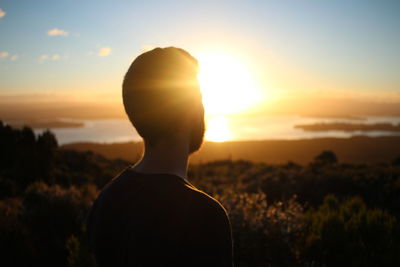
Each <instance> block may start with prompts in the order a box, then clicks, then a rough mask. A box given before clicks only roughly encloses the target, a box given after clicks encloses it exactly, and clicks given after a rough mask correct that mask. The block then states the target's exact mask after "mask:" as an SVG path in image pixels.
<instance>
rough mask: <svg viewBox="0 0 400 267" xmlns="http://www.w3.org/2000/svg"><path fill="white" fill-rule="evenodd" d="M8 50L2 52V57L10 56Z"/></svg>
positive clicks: (0, 56)
mask: <svg viewBox="0 0 400 267" xmlns="http://www.w3.org/2000/svg"><path fill="white" fill-rule="evenodd" d="M8 56H9V54H8V52H0V59H2V58H6V57H8Z"/></svg>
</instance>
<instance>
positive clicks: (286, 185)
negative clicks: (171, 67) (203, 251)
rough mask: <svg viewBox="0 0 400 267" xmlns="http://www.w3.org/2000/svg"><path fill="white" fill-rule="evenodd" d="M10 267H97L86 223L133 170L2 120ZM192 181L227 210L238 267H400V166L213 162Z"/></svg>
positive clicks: (1, 181) (1, 210) (0, 187)
mask: <svg viewBox="0 0 400 267" xmlns="http://www.w3.org/2000/svg"><path fill="white" fill-rule="evenodd" d="M0 134H1V135H0V136H1V138H0V145H1V148H2V149H1V150H0V249H1V251H2V255H3V257H2V265H3V266H32V265H33V266H34V265H38V266H70V267H72V266H75V267H77V266H94V264H93V261H92V258H91V255H90V253H89V251H88V245H87V236H86V231H85V230H86V229H85V227H84V222H85V220H86V216H87V212H88V210H89V208H90V206H91V204H92V201H93V200H94V199H95V197H96V196H97V194H98V192H99V190H101V188H102V187H103V186H104V185H105V184H106V183H107V182H108V181H110V180H111V179H112V178H113V177H114V176H115V175H117V174H118V173H119V172H121V171H122V170H123V168H125V167H127V166H128V165H130V163H129V162H126V161H123V160H109V159H106V158H104V157H102V156H100V155H97V154H95V153H93V152H89V151H87V152H77V151H71V150H61V149H58V147H57V141H56V139H55V137H54V135H53V134H52V133H51V132H49V131H47V132H44V133H43V134H41V135H39V136H38V137H36V136H35V135H34V133H33V131H32V130H31V129H30V128H27V127H25V128H23V129H20V130H17V129H12V128H11V127H9V126H7V125H4V124H3V123H2V122H1V121H0ZM188 177H189V179H190V180H191V182H192V183H193V184H195V185H196V186H197V187H198V188H200V189H202V190H204V191H205V192H207V193H208V194H210V195H212V196H214V197H215V198H216V199H217V200H219V201H220V202H221V203H222V204H223V205H224V207H225V208H226V209H227V211H228V214H229V216H230V219H231V225H232V231H233V238H234V257H235V265H236V266H399V265H400V258H399V256H398V253H397V252H398V251H399V249H400V237H399V236H400V234H399V232H400V229H399V223H398V220H399V217H400V197H399V196H400V165H399V164H398V161H397V160H395V161H393V162H392V163H387V164H375V165H349V164H345V163H339V161H338V160H337V158H336V156H335V155H334V154H333V155H332V153H329V151H328V152H327V151H325V152H323V153H321V154H320V155H318V156H317V157H316V158H315V160H314V162H313V163H311V164H310V165H308V166H301V165H298V164H296V163H293V162H289V163H288V164H284V165H270V164H264V163H253V162H248V161H242V160H238V161H231V160H225V161H215V162H210V163H206V164H198V165H193V166H190V167H189V172H188Z"/></svg>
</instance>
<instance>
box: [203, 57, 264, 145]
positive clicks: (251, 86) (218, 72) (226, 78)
mask: <svg viewBox="0 0 400 267" xmlns="http://www.w3.org/2000/svg"><path fill="white" fill-rule="evenodd" d="M197 58H198V60H199V65H200V72H199V75H198V79H199V83H200V88H201V92H202V96H203V104H204V108H205V112H206V114H207V121H206V122H207V131H206V134H205V138H206V139H207V140H209V141H212V142H224V141H228V140H231V139H232V136H233V133H232V131H231V129H230V127H229V120H230V118H228V117H229V115H232V114H238V113H241V112H243V111H245V110H247V109H250V108H251V107H252V106H254V105H255V104H257V102H259V101H260V99H261V90H260V89H259V88H258V87H257V86H256V82H255V81H254V79H253V77H252V75H251V73H250V71H249V69H248V68H246V66H245V64H243V63H242V62H241V61H240V60H238V59H237V58H235V57H233V56H231V55H229V54H226V53H220V52H218V53H203V54H200V55H198V56H197Z"/></svg>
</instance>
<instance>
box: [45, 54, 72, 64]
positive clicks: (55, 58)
mask: <svg viewBox="0 0 400 267" xmlns="http://www.w3.org/2000/svg"><path fill="white" fill-rule="evenodd" d="M66 58H67V56H64V57H61V56H60V55H59V54H53V55H48V54H43V55H40V57H39V62H40V63H43V62H45V61H48V60H49V61H58V60H61V59H66Z"/></svg>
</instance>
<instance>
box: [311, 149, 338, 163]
mask: <svg viewBox="0 0 400 267" xmlns="http://www.w3.org/2000/svg"><path fill="white" fill-rule="evenodd" d="M337 162H338V159H337V157H336V154H335V153H334V152H333V151H330V150H325V151H322V153H321V154H319V155H318V156H316V157H315V158H314V163H316V164H321V165H327V164H335V163H337Z"/></svg>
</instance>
